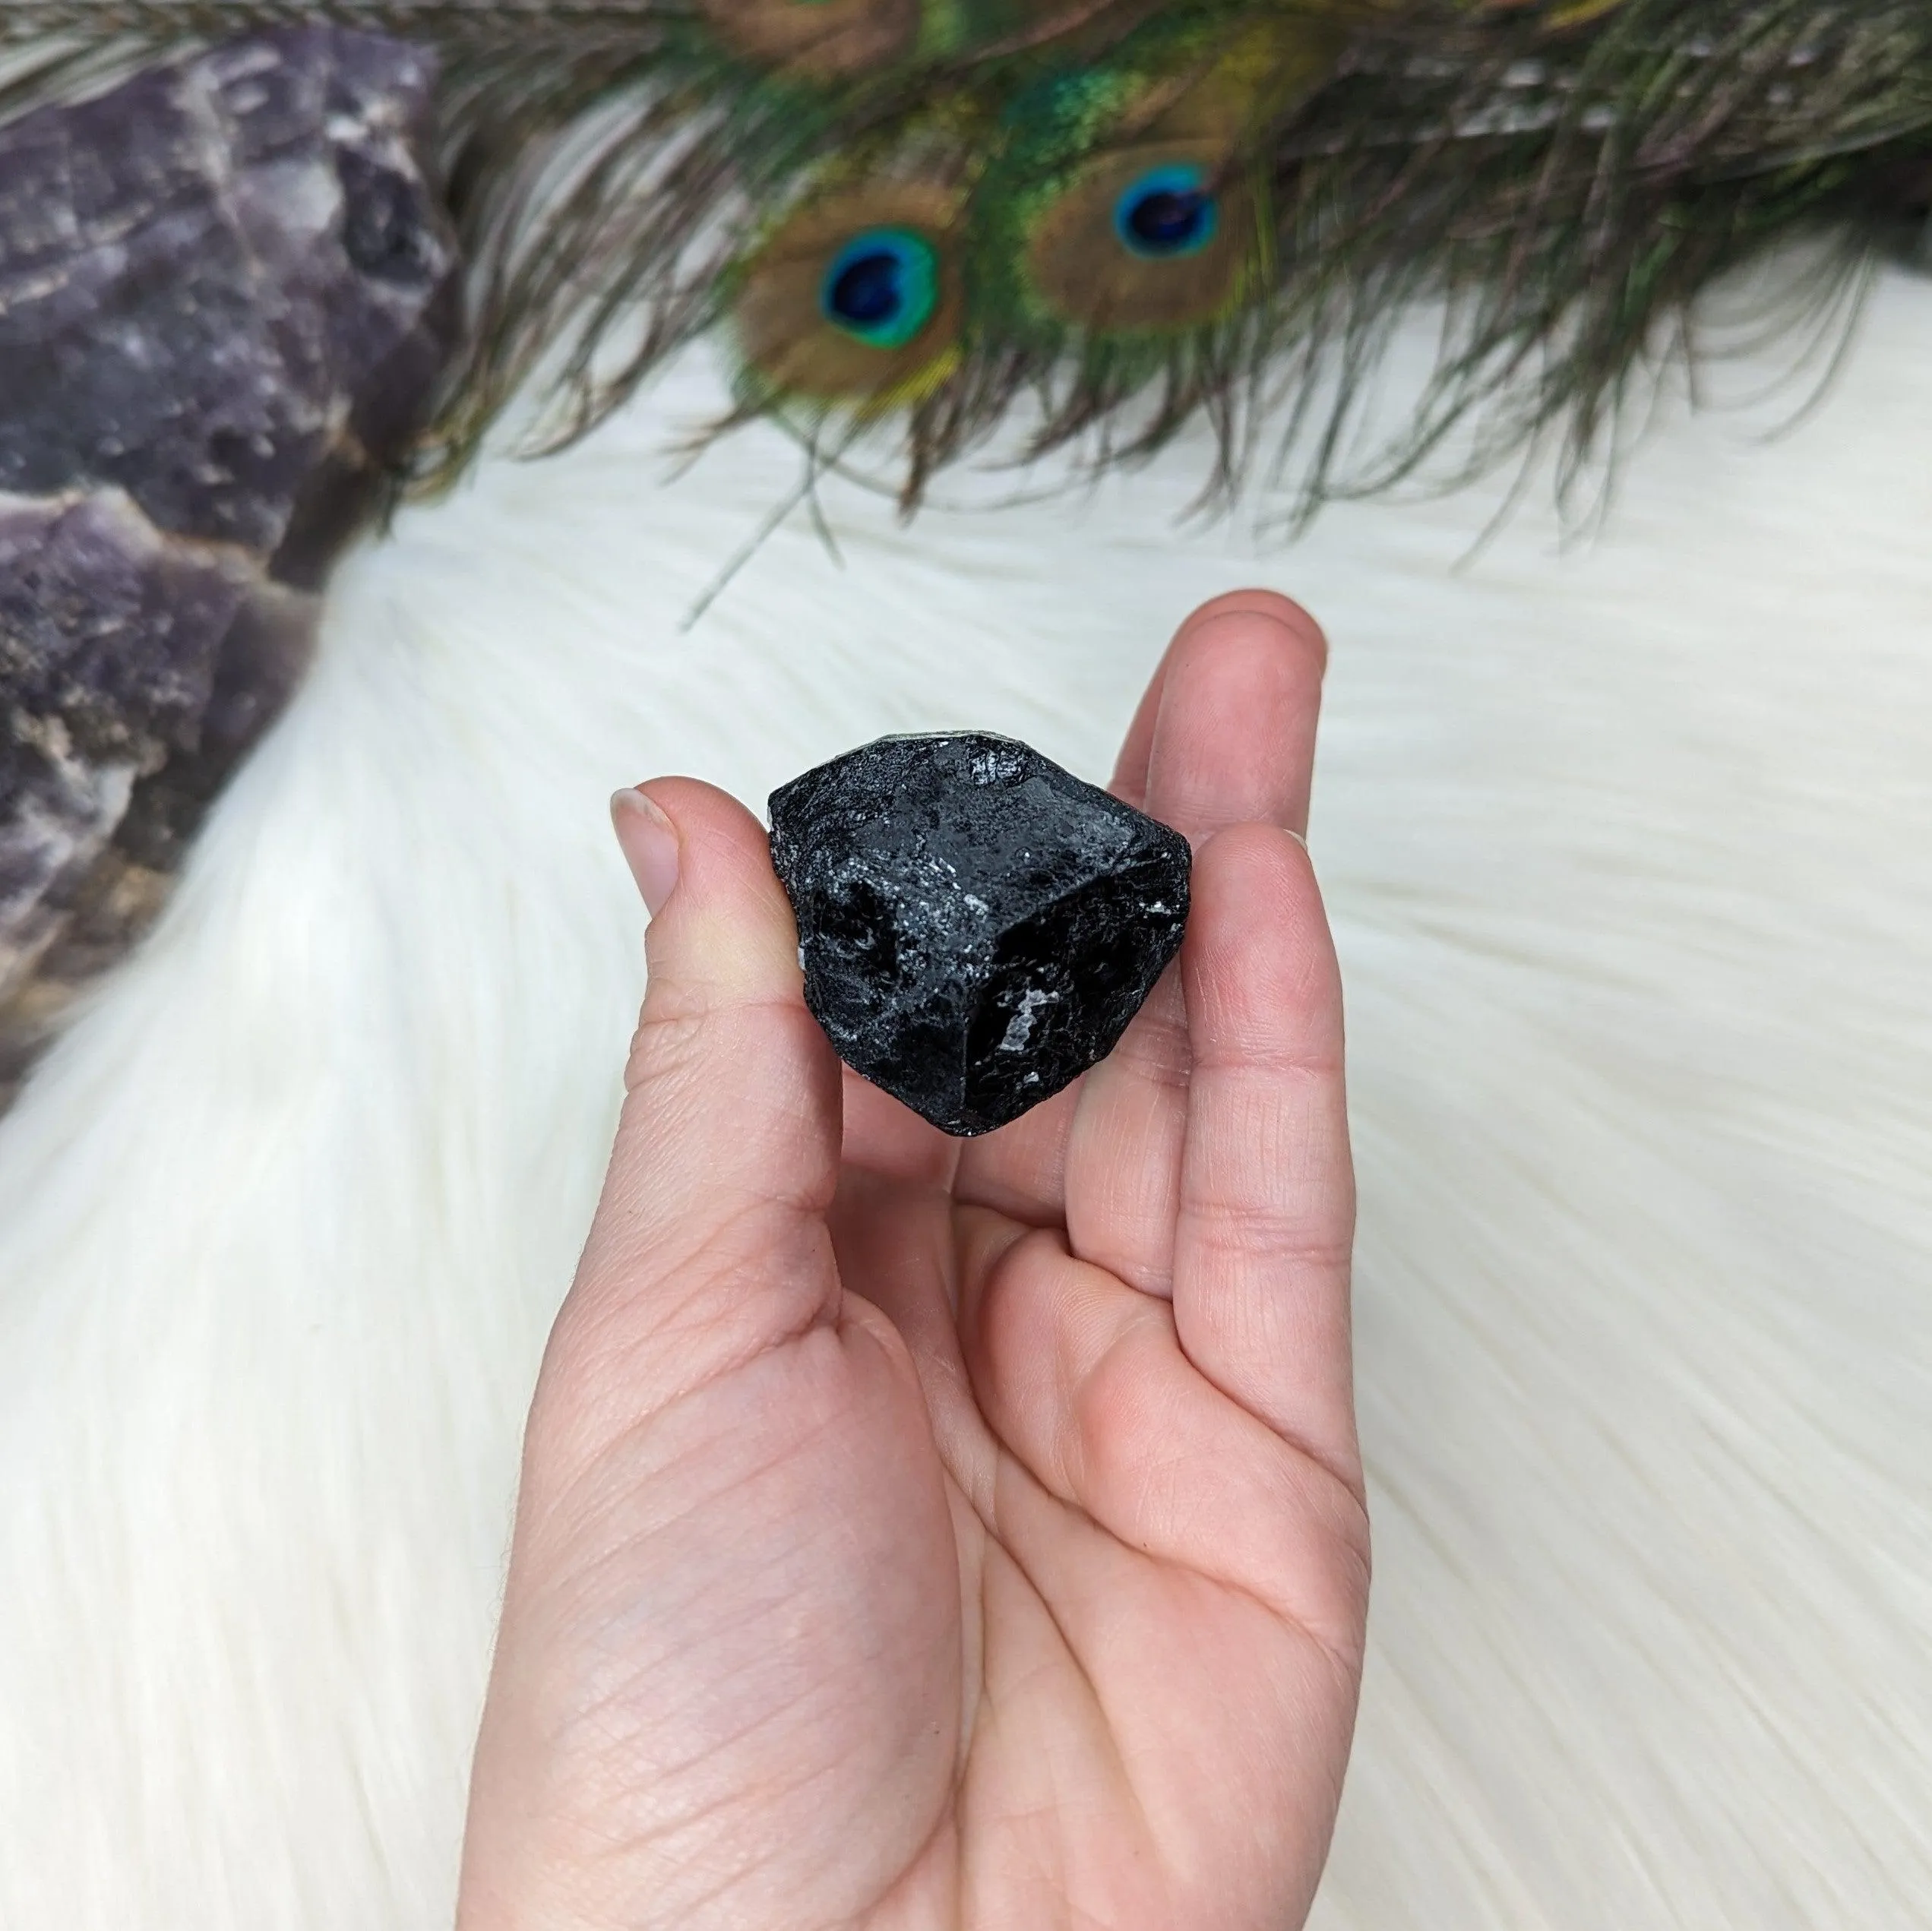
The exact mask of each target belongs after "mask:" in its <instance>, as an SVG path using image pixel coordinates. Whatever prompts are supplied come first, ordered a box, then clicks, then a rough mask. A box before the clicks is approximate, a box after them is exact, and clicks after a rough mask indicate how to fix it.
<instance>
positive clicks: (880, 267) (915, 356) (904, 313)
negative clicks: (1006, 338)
mask: <svg viewBox="0 0 1932 1931" xmlns="http://www.w3.org/2000/svg"><path fill="white" fill-rule="evenodd" d="M959 213H960V198H959V194H958V192H957V190H956V189H953V188H949V187H946V186H944V185H941V184H939V183H938V182H932V181H928V180H923V179H907V180H896V181H895V180H885V181H865V180H853V181H850V182H845V181H842V182H841V183H840V185H838V186H837V187H836V188H834V187H831V186H829V185H828V186H827V188H824V190H823V191H821V192H819V193H818V194H814V195H811V196H809V197H808V198H806V199H805V201H802V202H801V203H799V204H798V206H797V207H795V208H793V209H792V211H791V212H790V213H789V214H788V215H787V216H786V217H785V218H784V220H782V221H780V222H779V223H778V224H777V226H776V227H775V228H774V229H772V230H771V231H770V232H769V233H768V234H767V235H765V237H764V239H763V240H762V241H761V242H760V243H759V244H758V245H757V247H756V248H754V249H753V250H752V251H751V254H749V256H748V258H746V260H745V261H744V263H743V264H741V266H740V267H739V268H738V270H737V271H736V277H737V286H736V290H735V299H734V302H733V319H734V321H735V333H736V335H737V338H738V350H739V353H740V355H741V357H742V359H743V362H744V366H745V375H746V377H747V378H748V381H750V383H751V386H752V387H753V389H754V391H756V392H757V393H759V394H760V395H763V396H764V397H770V398H774V399H776V398H782V397H797V398H799V399H802V400H805V401H808V402H810V403H817V404H824V405H831V404H837V403H845V404H849V405H852V406H856V407H857V408H858V409H860V410H861V411H862V412H867V411H870V410H872V409H890V408H894V407H897V406H900V405H901V404H903V403H909V402H912V401H915V400H917V399H918V398H919V397H921V396H923V395H926V394H928V393H930V392H931V390H933V389H934V387H936V386H937V385H938V384H940V383H941V382H943V381H944V380H945V379H946V378H947V376H948V375H950V374H951V373H952V371H953V369H954V368H956V367H957V364H958V360H959V337H960V267H959V261H958V258H957V256H958V250H957V242H956V241H955V239H954V232H955V229H956V228H957V223H958V220H959Z"/></svg>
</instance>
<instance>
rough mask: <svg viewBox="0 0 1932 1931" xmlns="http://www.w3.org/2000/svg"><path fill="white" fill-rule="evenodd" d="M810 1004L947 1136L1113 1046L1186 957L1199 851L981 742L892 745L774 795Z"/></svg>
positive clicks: (1003, 1117) (1015, 753)
mask: <svg viewBox="0 0 1932 1931" xmlns="http://www.w3.org/2000/svg"><path fill="white" fill-rule="evenodd" d="M771 850H772V860H773V864H775V865H776V867H777V870H778V876H779V878H780V879H781V880H783V883H784V886H785V890H786V893H788V894H789V896H790V898H791V900H792V910H793V912H795V914H796V915H797V917H798V955H799V960H800V962H801V963H802V966H804V968H805V1003H807V1004H808V1006H809V1007H811V1010H812V1013H813V1014H814V1016H815V1017H816V1018H817V1020H818V1022H819V1023H820V1025H821V1026H824V1029H825V1030H826V1032H827V1035H829V1036H830V1039H831V1041H832V1044H833V1045H834V1046H835V1047H836V1048H837V1049H838V1051H839V1056H840V1058H842V1059H843V1060H844V1061H845V1062H846V1064H847V1065H848V1066H849V1067H852V1069H853V1070H855V1072H858V1073H863V1074H864V1075H865V1077H866V1078H867V1079H870V1080H871V1082H873V1083H874V1085H875V1086H882V1087H884V1089H885V1090H886V1091H887V1092H889V1093H890V1094H892V1095H893V1096H894V1097H895V1098H898V1099H901V1100H903V1101H905V1103H906V1105H908V1106H909V1107H911V1108H912V1109H913V1111H915V1112H916V1113H919V1114H922V1116H923V1117H925V1118H926V1119H928V1120H931V1122H932V1124H934V1126H935V1127H944V1129H945V1130H946V1131H947V1133H987V1132H990V1131H991V1129H993V1128H994V1127H1003V1126H1004V1125H1005V1124H1006V1123H1007V1121H1008V1120H1014V1119H1017V1118H1018V1117H1019V1116H1020V1114H1023V1113H1024V1112H1025V1111H1026V1109H1027V1108H1029V1107H1030V1106H1033V1105H1037V1104H1038V1103H1039V1101H1042V1100H1043V1099H1045V1098H1048V1095H1051V1094H1053V1093H1057V1092H1059V1090H1060V1089H1061V1087H1063V1086H1065V1085H1066V1084H1067V1082H1068V1081H1069V1080H1071V1079H1076V1078H1077V1077H1078V1076H1079V1075H1080V1074H1081V1073H1084V1072H1085V1071H1086V1069H1087V1068H1088V1067H1090V1066H1091V1065H1092V1064H1093V1063H1094V1062H1095V1060H1098V1059H1100V1058H1102V1057H1103V1056H1104V1055H1105V1054H1107V1053H1108V1052H1109V1051H1111V1049H1112V1047H1113V1045H1114V1042H1115V1041H1116V1040H1117V1039H1118V1038H1120V1036H1121V1033H1122V1032H1124V1031H1125V1030H1126V1029H1127V1021H1128V1020H1130V1019H1132V1018H1133V1016H1134V1014H1135V1013H1137V1011H1139V1010H1140V1003H1141V1001H1142V1000H1144V999H1145V998H1146V997H1147V994H1148V993H1149V991H1151V990H1152V989H1153V984H1154V981H1155V980H1156V979H1157V978H1159V976H1160V974H1161V969H1162V967H1163V966H1165V965H1166V964H1167V962H1168V960H1169V959H1172V957H1173V956H1174V955H1175V952H1176V951H1178V950H1179V948H1180V944H1181V928H1182V927H1183V926H1184V924H1185V923H1186V921H1187V874H1188V867H1189V853H1188V849H1187V840H1186V839H1184V838H1183V837H1182V836H1181V834H1180V833H1178V832H1175V831H1170V830H1168V827H1167V826H1165V825H1162V824H1158V823H1156V822H1155V821H1154V820H1153V819H1152V818H1149V817H1145V816H1143V814H1141V813H1140V812H1138V811H1135V810H1134V808H1133V807H1131V806H1130V805H1126V804H1122V803H1121V801H1120V800H1119V799H1118V798H1110V797H1109V796H1108V795H1107V794H1106V792H1103V791H1099V790H1097V789H1096V788H1095V787H1094V786H1093V785H1088V784H1083V783H1082V782H1081V781H1080V779H1077V778H1076V777H1075V776H1073V774H1072V773H1070V772H1067V771H1063V770H1061V768H1060V766H1058V765H1057V764H1054V763H1049V762H1048V760H1046V759H1045V758H1043V757H1041V756H1040V754H1039V752H1038V751H1032V750H1029V748H1028V747H1026V745H1024V744H1017V743H1016V742H1015V741H1013V739H1012V738H994V737H991V736H988V735H985V733H983V732H957V733H947V734H944V735H939V736H934V737H917V738H881V739H879V741H877V743H876V744H867V745H865V746H864V747H862V749H860V750H858V751H848V752H847V753H846V755H845V756H844V757H839V758H834V759H833V760H832V762H831V763H830V764H821V766H819V767H818V768H817V770H815V771H808V772H807V773H805V776H803V777H802V778H795V779H792V782H791V783H789V785H784V786H783V787H782V788H781V789H779V790H777V791H775V792H773V793H772V795H771Z"/></svg>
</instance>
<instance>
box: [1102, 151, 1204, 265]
mask: <svg viewBox="0 0 1932 1931" xmlns="http://www.w3.org/2000/svg"><path fill="white" fill-rule="evenodd" d="M1219 220H1220V216H1219V210H1217V208H1216V206H1215V200H1214V195H1213V191H1212V190H1211V189H1210V188H1209V186H1208V185H1207V176H1206V173H1205V172H1203V170H1202V169H1200V168H1197V167H1194V166H1190V165H1187V164H1185V163H1184V164H1182V165H1181V166H1174V167H1162V168H1150V169H1148V171H1147V172H1146V173H1145V174H1143V175H1141V176H1140V178H1139V179H1137V180H1135V181H1132V182H1129V183H1128V184H1127V187H1126V188H1125V189H1124V191H1122V193H1121V197H1120V198H1119V200H1118V201H1116V202H1115V204H1114V232H1115V234H1116V235H1118V236H1119V237H1120V239H1121V245H1122V246H1123V247H1124V248H1126V250H1127V252H1128V253H1129V254H1137V255H1142V256H1144V257H1146V258H1147V259H1148V260H1149V261H1165V260H1166V259H1167V258H1169V257H1171V256H1174V255H1181V254H1198V253H1199V252H1200V251H1201V250H1202V249H1203V248H1206V246H1207V245H1208V243H1209V242H1211V241H1213V239H1214V231H1215V229H1216V227H1217V226H1219Z"/></svg>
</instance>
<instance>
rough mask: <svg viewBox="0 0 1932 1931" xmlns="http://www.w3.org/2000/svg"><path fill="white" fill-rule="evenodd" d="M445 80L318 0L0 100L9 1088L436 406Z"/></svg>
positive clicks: (446, 307) (130, 927)
mask: <svg viewBox="0 0 1932 1931" xmlns="http://www.w3.org/2000/svg"><path fill="white" fill-rule="evenodd" d="M434 80H435V68H434V64H433V62H432V58H431V57H430V56H429V55H428V54H427V53H425V52H424V51H423V50H422V49H419V48H416V47H412V46H407V45H406V44H404V43H401V42H399V41H396V40H389V39H386V38H384V37H383V36H378V35H374V34H368V33H356V32H352V31H347V30H342V29H339V28H334V27H304V28H297V29H292V30H286V31H278V32H273V33H262V34H258V35H255V36H249V37H248V38H245V39H243V40H238V41H236V42H234V43H231V44H229V45H226V46H221V47H218V48H217V49H213V50H212V51H210V52H207V53H204V54H201V55H196V56H194V57H192V58H185V59H182V60H178V61H174V62H168V63H166V64H165V65H160V66H157V67H155V68H150V69H149V70H147V71H144V72H142V73H140V74H136V75H135V76H134V77H132V78H131V79H130V80H128V81H125V83H123V84H121V85H120V86H118V87H114V88H113V89H112V90H109V91H108V92H107V93H103V94H101V95H99V96H96V97H94V98H92V99H90V100H82V101H79V102H77V103H73V104H71V105H62V106H50V107H45V108H42V109H38V110H36V111H35V112H32V113H30V114H27V115H22V116H21V117H20V118H19V119H17V120H14V121H13V122H11V123H8V124H7V125H4V126H0V1105H4V1103H5V1098H6V1096H7V1094H8V1091H9V1089H10V1087H11V1084H12V1083H13V1082H14V1079H16V1078H17V1075H18V1073H19V1072H20V1070H21V1068H22V1067H23V1066H24V1063H25V1062H26V1060H27V1058H28V1057H30V1055H31V1053H32V1051H33V1050H34V1048H36V1045H38V1043H39V1042H40V1040H41V1038H43V1036H44V1035H45V1034H46V1032H47V1030H48V1029H49V1026H50V1025H51V1023H52V1018H53V1016H55V1013H57V1011H58V1008H59V1007H60V1006H61V1004H62V1003H63V1000H64V995H65V991H66V990H67V989H69V988H71V986H72V985H74V984H77V983H78V982H79V981H81V979H84V978H86V977H87V976H89V975H91V974H92V973H93V972H96V971H97V970H98V969H100V967H101V966H102V965H103V964H104V963H106V962H109V961H110V960H111V959H112V957H113V956H115V955H116V953H118V951H119V950H122V949H125V943H127V942H128V940H131V937H133V936H134V934H135V932H136V931H138V928H139V926H140V924H141V921H143V920H144V919H145V918H147V917H148V916H149V915H151V913H152V912H153V909H155V908H156V907H157V905H159V903H160V901H161V899H162V898H163V897H164V896H165V886H164V883H162V882H161V881H162V880H164V879H165V875H166V874H167V873H168V872H169V871H172V869H173V868H174V866H175V864H177V863H178V862H179V858H180V855H181V853H182V849H184V847H185V843H186V842H187V840H188V838H189V837H190V836H191V834H192V833H193V831H194V828H195V826H196V825H197V823H198V821H199V819H200V817H201V814H202V813H203V811H204V810H205V808H206V807H207V803H208V801H210V799H211V798H213V796H214V795H216V793H217V792H218V791H219V790H220V786H221V785H222V783H223V781H224V780H225V779H226V776H228V774H229V772H230V771H231V770H232V768H233V766H234V765H235V764H236V763H237V762H238V761H239V759H240V757H242V754H244V752H245V751H246V750H247V749H248V747H249V746H250V745H251V744H252V743H253V742H254V741H255V739H256V738H258V736H259V735H260V734H261V732H262V731H263V730H264V728H266V727H267V725H268V724H269V722H271V721H272V720H273V719H274V716H276V715H277V713H278V712H279V711H280V709H281V708H282V706H283V703H285V702H286V700H287V698H288V697H289V694H290V693H291V692H292V691H293V690H294V688H295V687H296V684H297V683H298V682H299V679H300V677H301V674H302V669H303V668H304V665H305V662H306V660H307V657H308V653H309V651H310V649H311V646H312V641H313V634H314V627H315V620H316V617H317V614H318V603H317V601H316V598H315V592H316V591H317V590H318V588H319V587H320V586H321V582H322V580H323V579H324V576H325V574H326V572H327V567H328V564H329V563H330V561H331V560H332V558H334V555H335V554H336V553H337V551H338V550H339V549H340V547H341V545H342V544H343V542H344V541H345V540H346V539H347V538H348V537H349V536H350V535H351V534H353V532H354V531H355V529H356V528H357V527H359V525H360V524H361V523H362V522H363V521H364V520H365V519H366V517H367V516H368V514H369V512H370V510H371V509H372V507H374V506H375V504H376V503H377V501H378V499H379V497H380V493H381V490H382V488H383V487H384V484H385V481H386V478H387V470H388V467H389V466H390V464H391V463H392V462H393V460H394V458H395V457H396V456H397V454H398V452H399V451H400V449H401V447H403V444H404V442H405V441H406V438H408V437H409V435H410V434H411V433H412V432H413V430H414V428H416V425H417V424H418V423H419V422H420V420H421V419H422V415H423V413H424V411H425V408H426V406H427V405H428V401H429V399H430V394H431V391H432V387H433V385H434V383H435V380H436V378H437V376H438V372H439V371H440V370H441V368H442V366H443V364H444V361H445V359H446V358H447V354H448V352H449V349H450V348H451V344H452V342H453V340H454V329H455V325H456V321H457V315H456V308H455V274H456V268H457V258H456V250H455V245H454V239H453V235H452V232H451V228H450V225H449V223H448V221H447V217H446V216H445V214H444V210H443V209H442V207H441V201H440V198H439V194H438V188H437V186H436V184H435V181H434V179H433V172H432V169H431V168H430V166H429V165H428V162H427V160H426V158H425V157H426V156H427V155H428V152H429V150H430V144H431V137H432V128H431V93H432V84H433V82H434Z"/></svg>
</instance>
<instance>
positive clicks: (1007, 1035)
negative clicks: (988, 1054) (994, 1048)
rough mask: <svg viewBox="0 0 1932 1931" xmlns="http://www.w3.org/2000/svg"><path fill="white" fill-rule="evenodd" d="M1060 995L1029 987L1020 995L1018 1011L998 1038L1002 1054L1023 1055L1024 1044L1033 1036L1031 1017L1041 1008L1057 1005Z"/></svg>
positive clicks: (1036, 987)
mask: <svg viewBox="0 0 1932 1931" xmlns="http://www.w3.org/2000/svg"><path fill="white" fill-rule="evenodd" d="M1059 999H1060V995H1059V994H1058V993H1057V992H1045V991H1042V990H1041V989H1040V988H1039V987H1038V986H1029V987H1028V988H1027V989H1026V991H1024V992H1023V993H1022V994H1020V1009H1019V1010H1018V1011H1017V1012H1016V1013H1014V1014H1013V1017H1012V1018H1011V1019H1008V1020H1007V1022H1006V1031H1005V1032H1004V1033H1002V1034H1001V1036H1000V1046H999V1050H1000V1051H1001V1052H1003V1053H1023V1052H1024V1051H1026V1042H1027V1041H1028V1040H1029V1039H1030V1038H1032V1036H1033V1015H1034V1014H1035V1013H1037V1012H1038V1011H1039V1010H1040V1008H1041V1007H1042V1006H1052V1005H1057V1004H1058V1003H1059Z"/></svg>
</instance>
